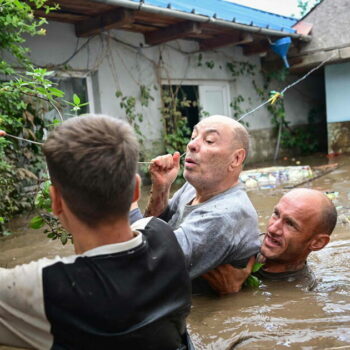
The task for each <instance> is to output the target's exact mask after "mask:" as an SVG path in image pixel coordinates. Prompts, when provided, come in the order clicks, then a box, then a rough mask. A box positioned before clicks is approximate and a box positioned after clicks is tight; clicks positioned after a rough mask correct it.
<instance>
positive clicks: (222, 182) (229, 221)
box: [130, 116, 260, 279]
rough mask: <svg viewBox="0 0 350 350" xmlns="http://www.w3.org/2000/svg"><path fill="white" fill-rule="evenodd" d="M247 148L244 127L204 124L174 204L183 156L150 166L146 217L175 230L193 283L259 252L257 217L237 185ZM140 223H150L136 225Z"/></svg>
mask: <svg viewBox="0 0 350 350" xmlns="http://www.w3.org/2000/svg"><path fill="white" fill-rule="evenodd" d="M248 148H249V141H248V133H247V131H246V129H245V128H244V127H243V126H242V125H241V124H240V123H238V122H236V121H234V120H233V119H231V118H228V117H225V116H211V117H208V118H205V119H203V120H201V121H200V122H199V123H198V124H197V125H196V126H195V127H194V130H193V133H192V136H191V140H190V142H189V143H188V145H187V151H186V158H185V165H184V177H185V179H186V180H187V182H186V183H185V185H183V186H182V187H181V188H180V189H179V190H178V191H177V192H176V193H175V194H174V196H173V198H172V199H171V200H170V201H169V192H170V188H171V185H172V183H173V181H174V180H175V179H176V176H177V174H178V171H179V162H180V155H179V153H175V154H174V155H165V156H161V157H157V158H155V159H154V160H153V161H152V163H151V166H150V173H151V179H152V190H151V197H150V201H149V204H148V206H147V209H146V212H145V216H159V217H161V218H162V219H164V220H165V221H167V222H168V223H169V225H170V226H171V227H172V228H173V229H174V232H175V235H176V238H177V240H178V242H179V243H180V246H181V248H182V250H183V252H184V254H185V257H186V262H187V267H188V270H189V273H190V277H191V278H192V279H194V278H196V277H198V276H200V275H202V274H203V273H205V272H207V271H209V270H211V269H213V268H215V267H216V266H218V265H220V264H225V263H230V264H233V265H234V266H237V267H243V266H245V265H246V264H247V262H248V260H249V258H250V257H251V256H254V255H255V254H256V253H257V252H258V250H259V246H260V243H259V239H258V234H259V231H258V220H257V214H256V211H255V209H254V207H253V206H252V204H251V202H250V200H249V198H248V196H247V194H246V192H245V190H244V187H243V186H242V185H241V184H240V183H239V174H240V172H241V171H242V167H243V162H244V160H245V158H246V156H247V153H248ZM137 218H140V212H139V211H138V209H134V210H132V212H131V215H130V219H131V221H132V222H134V221H135V220H136V219H137ZM140 222H141V223H144V224H145V223H146V222H147V219H142V220H141V221H139V222H138V223H136V225H137V224H139V223H140Z"/></svg>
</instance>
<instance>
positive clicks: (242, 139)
mask: <svg viewBox="0 0 350 350" xmlns="http://www.w3.org/2000/svg"><path fill="white" fill-rule="evenodd" d="M204 120H212V121H215V122H218V123H221V124H223V125H225V126H227V127H228V128H230V129H231V130H232V148H233V150H236V149H238V148H243V149H244V151H245V154H246V155H245V158H247V155H248V152H249V135H248V131H247V130H246V128H245V127H244V126H243V125H242V124H241V123H239V122H237V121H236V120H234V119H232V118H229V117H226V116H224V115H212V116H210V117H207V118H205V119H204Z"/></svg>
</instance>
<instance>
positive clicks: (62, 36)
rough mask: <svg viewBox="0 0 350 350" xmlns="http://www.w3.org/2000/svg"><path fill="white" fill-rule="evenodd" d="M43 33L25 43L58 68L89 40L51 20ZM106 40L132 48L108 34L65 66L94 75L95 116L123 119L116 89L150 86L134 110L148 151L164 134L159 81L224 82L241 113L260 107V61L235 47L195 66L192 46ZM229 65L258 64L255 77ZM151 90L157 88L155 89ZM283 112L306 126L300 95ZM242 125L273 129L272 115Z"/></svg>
mask: <svg viewBox="0 0 350 350" xmlns="http://www.w3.org/2000/svg"><path fill="white" fill-rule="evenodd" d="M46 29H47V35H46V36H44V37H34V38H28V40H27V45H28V47H29V48H30V49H31V57H32V60H33V62H34V63H35V64H36V65H45V66H47V65H50V66H57V65H61V64H62V63H63V62H65V61H66V60H67V59H68V58H69V57H71V55H72V54H73V53H74V52H75V51H76V50H77V48H79V47H81V45H83V44H84V43H85V42H86V41H87V39H85V38H84V39H82V38H80V39H78V38H77V37H76V36H75V32H74V26H73V25H70V24H64V23H58V22H50V23H49V24H48V25H47V27H46ZM110 36H111V37H113V38H116V39H117V40H120V41H123V42H125V43H129V44H130V45H131V46H133V47H130V46H128V45H124V44H122V43H120V42H117V41H115V40H114V39H112V38H111V37H109V38H108V36H107V34H104V35H100V36H96V37H94V38H92V39H90V40H89V43H88V44H87V45H86V46H85V47H84V48H83V49H81V50H80V51H79V52H78V53H77V54H76V55H75V56H74V57H73V58H72V59H71V60H70V61H69V62H68V63H67V65H68V66H69V70H73V71H74V70H83V71H87V72H91V73H95V74H94V80H93V81H94V86H93V87H94V100H95V105H96V106H99V105H100V106H101V111H99V110H97V111H96V112H101V113H105V114H109V115H112V116H123V117H125V112H124V111H123V110H121V109H120V107H119V100H117V99H116V97H115V92H116V90H121V91H122V92H123V94H124V95H128V96H132V95H133V96H136V97H138V96H139V94H140V85H141V84H142V85H145V86H149V87H150V88H151V95H152V96H153V97H154V98H155V100H154V101H150V105H149V107H147V108H145V107H144V108H143V109H142V108H141V107H140V106H138V111H140V112H142V113H143V114H144V117H145V118H144V122H143V125H142V127H143V130H144V134H145V135H146V139H147V141H148V147H149V148H152V142H153V141H156V140H160V137H161V132H162V123H161V115H160V111H159V109H160V107H161V100H160V88H159V83H160V82H162V81H163V82H164V81H169V82H170V83H171V82H172V81H173V80H180V81H183V82H184V83H185V82H186V81H187V80H191V81H192V83H193V84H194V82H197V83H199V82H201V81H202V82H204V81H216V82H221V81H223V82H228V83H229V87H230V95H231V100H232V99H233V98H234V97H235V96H237V95H242V96H243V97H244V98H245V102H244V103H242V109H243V110H251V109H253V108H254V107H255V106H257V105H259V104H260V103H261V100H260V98H259V97H258V96H257V94H256V92H255V90H254V88H253V85H252V79H254V80H255V81H256V82H257V85H259V86H262V85H263V82H262V76H261V74H260V70H261V66H260V58H259V57H258V56H250V57H246V56H243V54H242V50H241V48H239V47H235V48H233V47H228V48H225V49H220V50H218V51H217V52H214V51H209V52H204V53H202V55H203V58H202V63H203V66H201V67H199V66H198V55H199V53H193V54H191V52H194V51H196V50H198V46H197V43H196V42H192V41H184V40H179V41H173V42H171V43H168V44H166V45H160V46H156V47H147V46H146V45H145V43H144V39H143V36H142V35H141V34H137V33H130V32H125V31H111V32H110ZM140 44H142V45H143V48H141V47H140ZM211 60H213V61H214V63H215V66H214V68H213V69H209V68H208V67H206V65H205V62H206V61H211ZM230 61H242V62H247V61H248V62H250V63H252V64H254V65H256V69H255V76H254V77H252V76H239V77H238V78H235V77H233V76H232V75H231V73H230V72H229V70H228V69H227V68H226V64H227V62H230ZM281 85H283V84H281ZM154 86H156V88H157V89H154ZM97 87H98V88H97ZM300 88H301V87H299V91H300ZM289 95H290V96H289ZM249 99H250V102H249ZM286 111H287V117H288V119H289V120H291V121H292V124H295V123H298V124H305V123H306V122H307V112H308V102H305V98H304V97H303V96H302V94H300V92H299V93H298V92H297V91H290V93H288V95H286ZM246 121H248V122H249V124H250V129H252V130H256V129H265V128H270V127H271V124H270V117H269V114H268V112H267V111H266V109H265V108H263V109H261V110H259V111H257V112H256V113H254V114H253V115H251V116H249V117H248V118H247V119H246Z"/></svg>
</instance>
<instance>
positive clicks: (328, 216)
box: [284, 188, 337, 235]
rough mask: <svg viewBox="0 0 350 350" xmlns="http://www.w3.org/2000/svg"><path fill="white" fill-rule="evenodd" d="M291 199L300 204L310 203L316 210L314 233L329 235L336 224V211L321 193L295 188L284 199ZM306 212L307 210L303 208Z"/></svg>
mask: <svg viewBox="0 0 350 350" xmlns="http://www.w3.org/2000/svg"><path fill="white" fill-rule="evenodd" d="M287 196H288V197H291V196H292V197H293V200H297V201H300V202H301V203H304V202H305V203H306V201H307V203H310V204H309V205H311V204H312V205H313V206H314V208H317V211H318V216H317V220H316V223H315V229H314V233H315V234H317V233H326V234H327V235H331V233H332V232H333V230H334V228H335V225H336V223H337V210H336V209H335V206H334V204H333V202H332V201H331V200H330V199H329V198H328V197H327V196H326V195H325V194H324V193H323V192H320V191H317V190H313V189H309V188H295V189H293V190H291V191H289V192H288V193H287V194H285V195H284V197H287ZM305 210H307V208H305Z"/></svg>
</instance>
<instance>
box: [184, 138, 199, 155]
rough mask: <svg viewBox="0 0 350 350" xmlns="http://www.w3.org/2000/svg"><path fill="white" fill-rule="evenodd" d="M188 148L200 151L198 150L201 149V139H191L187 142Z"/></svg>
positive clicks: (192, 150)
mask: <svg viewBox="0 0 350 350" xmlns="http://www.w3.org/2000/svg"><path fill="white" fill-rule="evenodd" d="M187 148H188V149H189V150H190V151H191V152H198V150H199V141H198V139H197V138H194V139H192V140H190V142H189V143H188V144H187Z"/></svg>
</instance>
